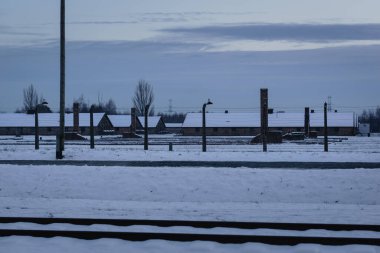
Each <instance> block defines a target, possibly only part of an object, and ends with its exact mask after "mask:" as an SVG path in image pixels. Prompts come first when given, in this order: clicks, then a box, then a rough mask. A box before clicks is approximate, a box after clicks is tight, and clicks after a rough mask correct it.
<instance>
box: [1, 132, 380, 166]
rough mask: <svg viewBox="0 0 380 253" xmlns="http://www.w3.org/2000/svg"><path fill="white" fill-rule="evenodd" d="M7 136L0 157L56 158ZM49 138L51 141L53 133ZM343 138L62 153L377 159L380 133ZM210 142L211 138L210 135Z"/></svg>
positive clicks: (51, 148)
mask: <svg viewBox="0 0 380 253" xmlns="http://www.w3.org/2000/svg"><path fill="white" fill-rule="evenodd" d="M9 138H10V137H4V136H3V137H2V138H0V160H29V159H31V160H54V159H55V145H53V144H52V143H50V144H51V145H48V144H49V142H46V143H45V144H41V146H40V150H37V151H36V150H34V144H33V138H32V136H27V137H23V139H21V140H18V139H13V138H11V139H9ZM44 138H47V137H44ZM48 138H50V139H49V140H50V141H54V139H52V138H54V137H48ZM152 138H155V140H157V139H160V138H161V139H162V138H164V137H162V136H161V137H160V136H153V137H152ZM346 138H347V139H346V140H343V141H341V142H333V143H330V145H329V152H328V153H326V152H323V145H320V144H310V143H309V142H306V143H301V144H300V143H289V142H287V143H283V144H276V145H275V144H273V145H269V146H268V151H269V152H267V153H263V152H262V147H261V145H208V147H207V151H208V152H206V153H204V152H201V145H174V147H173V149H174V151H173V152H168V144H166V145H150V146H149V150H148V151H144V148H143V145H127V144H126V143H124V144H120V143H119V144H120V145H108V144H110V142H107V145H104V141H103V142H101V143H103V145H96V146H95V149H93V150H91V149H90V148H89V145H83V144H88V143H87V142H82V143H78V142H74V143H75V145H74V143H73V142H67V144H66V146H65V151H64V155H65V159H68V160H124V161H130V160H139V161H162V160H174V161H302V162H309V161H315V162H323V161H326V162H380V137H370V138H368V137H346ZM186 139H188V138H186ZM236 139H237V140H242V139H244V138H235V142H236ZM214 141H215V140H214ZM98 142H100V141H98ZM152 142H154V141H152ZM212 142H213V139H210V143H212ZM111 143H112V142H111ZM116 143H118V142H116ZM79 144H82V145H79Z"/></svg>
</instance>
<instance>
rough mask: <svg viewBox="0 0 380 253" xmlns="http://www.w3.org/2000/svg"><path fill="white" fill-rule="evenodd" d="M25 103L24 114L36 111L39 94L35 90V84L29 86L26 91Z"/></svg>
mask: <svg viewBox="0 0 380 253" xmlns="http://www.w3.org/2000/svg"><path fill="white" fill-rule="evenodd" d="M23 92H24V101H23V104H24V105H23V108H22V111H23V112H27V111H30V110H34V108H35V107H36V105H37V104H38V102H39V100H38V94H37V90H36V89H35V88H34V86H33V84H31V85H30V86H28V87H27V88H25V89H24V91H23Z"/></svg>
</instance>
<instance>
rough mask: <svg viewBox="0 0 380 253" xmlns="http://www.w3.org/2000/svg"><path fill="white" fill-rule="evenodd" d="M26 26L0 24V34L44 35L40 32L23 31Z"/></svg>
mask: <svg viewBox="0 0 380 253" xmlns="http://www.w3.org/2000/svg"><path fill="white" fill-rule="evenodd" d="M25 29H28V28H27V27H11V26H4V25H0V34H1V35H21V36H44V35H46V33H42V32H30V31H25Z"/></svg>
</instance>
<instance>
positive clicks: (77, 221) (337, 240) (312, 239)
mask: <svg viewBox="0 0 380 253" xmlns="http://www.w3.org/2000/svg"><path fill="white" fill-rule="evenodd" d="M15 222H28V223H37V224H54V223H69V224H74V225H93V224H106V225H116V226H131V225H149V226H158V227H174V226H183V227H194V228H216V227H224V228H241V229H258V228H265V229H279V230H298V231H305V230H310V229H325V230H330V231H352V230H358V231H376V232H379V231H380V225H363V224H362V225H361V224H317V223H269V222H227V221H186V220H134V219H87V218H85V219H81V218H34V217H0V223H15ZM13 235H17V236H34V237H46V238H50V237H55V236H62V237H71V238H78V239H87V240H91V239H100V238H115V239H123V240H128V241H145V240H151V239H159V240H169V241H182V242H185V241H187V242H188V241H213V242H219V243H247V242H258V243H265V244H272V245H297V244H301V243H313V244H322V245H350V244H362V245H377V246H380V237H379V238H363V237H322V236H278V235H277V236H272V235H238V234H205V233H161V232H153V233H146V232H109V231H77V230H74V231H72V230H47V229H43V230H37V229H32V230H24V229H21V230H20V229H0V236H13Z"/></svg>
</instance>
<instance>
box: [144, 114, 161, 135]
mask: <svg viewBox="0 0 380 253" xmlns="http://www.w3.org/2000/svg"><path fill="white" fill-rule="evenodd" d="M138 119H139V121H140V122H141V126H142V128H141V129H138V128H137V130H144V126H145V118H144V117H143V116H140V117H138ZM165 131H166V125H165V123H164V121H163V120H162V117H161V116H149V117H148V133H151V134H159V133H163V132H165Z"/></svg>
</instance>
